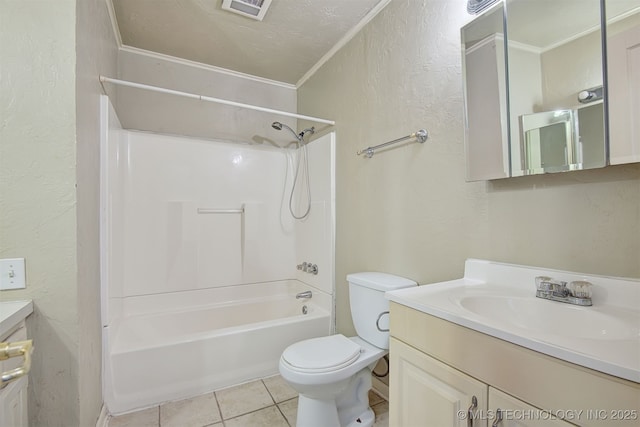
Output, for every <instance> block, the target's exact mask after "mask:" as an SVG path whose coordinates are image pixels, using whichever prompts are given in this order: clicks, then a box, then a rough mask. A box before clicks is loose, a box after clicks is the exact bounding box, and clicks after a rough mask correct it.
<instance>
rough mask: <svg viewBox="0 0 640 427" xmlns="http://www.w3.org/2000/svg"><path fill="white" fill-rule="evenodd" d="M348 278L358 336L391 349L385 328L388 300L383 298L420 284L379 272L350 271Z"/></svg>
mask: <svg viewBox="0 0 640 427" xmlns="http://www.w3.org/2000/svg"><path fill="white" fill-rule="evenodd" d="M347 281H348V282H349V301H350V305H351V319H352V320H353V325H354V326H355V328H356V332H357V334H358V336H359V337H360V338H362V339H363V340H365V341H367V342H368V343H369V344H373V345H375V346H376V347H378V348H383V349H388V348H389V332H388V331H385V330H388V329H389V300H387V299H386V298H385V297H384V293H385V292H387V291H393V290H396V289H402V288H409V287H411V286H417V283H416V282H414V281H413V280H410V279H405V278H404V277H399V276H394V275H393V274H387V273H378V272H365V273H353V274H349V275H347ZM378 326H379V327H380V328H378ZM380 329H382V331H381V330H380Z"/></svg>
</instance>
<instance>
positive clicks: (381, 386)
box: [371, 377, 389, 402]
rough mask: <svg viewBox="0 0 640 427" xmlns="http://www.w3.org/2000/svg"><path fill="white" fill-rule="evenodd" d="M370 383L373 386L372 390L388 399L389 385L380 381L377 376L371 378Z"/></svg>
mask: <svg viewBox="0 0 640 427" xmlns="http://www.w3.org/2000/svg"><path fill="white" fill-rule="evenodd" d="M371 384H372V386H373V391H375V392H376V393H378V394H379V395H380V396H382V397H384V398H385V400H386V401H387V402H388V401H389V386H388V385H386V384H385V383H383V382H382V381H380V380H379V379H378V378H376V377H373V378H371Z"/></svg>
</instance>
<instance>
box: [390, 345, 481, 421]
mask: <svg viewBox="0 0 640 427" xmlns="http://www.w3.org/2000/svg"><path fill="white" fill-rule="evenodd" d="M389 354H390V362H391V363H390V364H391V366H390V368H391V371H392V372H393V375H392V376H391V377H390V384H389V393H390V399H389V405H390V406H389V425H390V426H459V427H467V426H469V425H473V426H474V427H480V426H486V425H487V421H486V419H482V418H483V417H481V416H477V415H481V414H483V413H486V408H487V394H488V386H487V385H486V384H484V383H482V382H480V381H478V380H476V379H474V378H472V377H470V376H468V375H465V374H463V373H462V372H460V371H458V370H456V369H453V368H451V367H449V366H447V365H445V364H444V363H442V362H439V361H437V360H436V359H434V358H432V357H430V356H428V355H426V354H424V353H422V352H420V351H418V350H416V349H414V348H413V347H410V346H408V345H406V344H404V343H403V342H401V341H398V340H396V339H394V338H393V337H392V338H391V342H390V352H389ZM474 397H475V401H476V406H475V409H473V412H474V413H475V414H476V419H474V420H473V423H472V424H468V422H469V420H468V410H469V408H470V407H471V406H472V401H473V400H474V399H473V398H474Z"/></svg>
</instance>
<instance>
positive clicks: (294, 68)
mask: <svg viewBox="0 0 640 427" xmlns="http://www.w3.org/2000/svg"><path fill="white" fill-rule="evenodd" d="M112 2H113V6H114V10H115V15H116V20H117V23H118V28H119V30H120V36H121V39H122V44H123V45H126V46H131V47H136V48H139V49H145V50H149V51H152V52H158V53H162V54H165V55H171V56H174V57H178V58H183V59H187V60H190V61H196V62H200V63H204V64H209V65H213V66H216V67H221V68H226V69H229V70H234V71H238V72H241V73H246V74H251V75H254V76H259V77H264V78H267V79H272V80H277V81H281V82H286V83H291V84H296V83H297V82H298V81H299V80H300V79H301V78H302V77H303V76H304V75H305V73H307V72H308V71H309V70H310V69H311V68H312V67H313V66H314V65H315V64H316V63H317V62H318V61H319V60H320V59H321V58H322V57H323V56H324V55H325V54H326V53H327V52H329V51H330V50H331V48H332V47H333V46H334V45H336V44H337V43H338V42H339V41H340V40H341V39H342V38H343V37H344V36H345V35H346V34H347V33H348V32H349V30H351V29H353V28H354V27H356V26H357V25H358V23H359V22H360V21H362V19H363V18H365V16H366V15H367V14H368V13H369V12H371V11H372V10H373V9H374V8H375V7H376V6H377V5H378V4H379V3H386V0H273V1H272V3H271V7H270V8H269V10H268V11H267V14H266V16H265V18H264V20H263V21H262V22H260V21H255V20H253V19H250V18H245V17H243V16H240V15H236V14H233V13H229V12H227V11H224V10H222V9H221V7H220V6H221V3H222V0H112Z"/></svg>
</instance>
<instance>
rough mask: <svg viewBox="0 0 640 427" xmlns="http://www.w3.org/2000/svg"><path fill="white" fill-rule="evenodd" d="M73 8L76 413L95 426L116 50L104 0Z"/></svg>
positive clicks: (90, 0) (99, 403)
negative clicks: (103, 152) (107, 110)
mask: <svg viewBox="0 0 640 427" xmlns="http://www.w3.org/2000/svg"><path fill="white" fill-rule="evenodd" d="M76 13H77V17H76V61H77V62H76V73H77V74H76V183H77V189H76V198H77V205H76V213H77V223H76V230H77V241H76V248H77V263H78V270H77V301H78V354H77V357H78V392H79V397H80V407H79V415H78V418H79V425H80V426H95V424H96V419H97V417H98V414H99V413H100V409H101V407H102V382H101V377H102V325H101V318H100V240H99V237H100V236H99V232H100V224H99V220H100V120H99V119H100V114H99V113H100V111H99V107H100V98H99V96H100V94H101V93H102V87H101V85H100V83H99V81H98V76H99V75H100V74H103V75H107V76H114V75H116V70H117V55H118V50H117V45H116V42H115V38H114V35H113V29H112V27H111V21H110V20H109V13H108V10H107V3H106V1H105V0H79V1H77V8H76Z"/></svg>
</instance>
